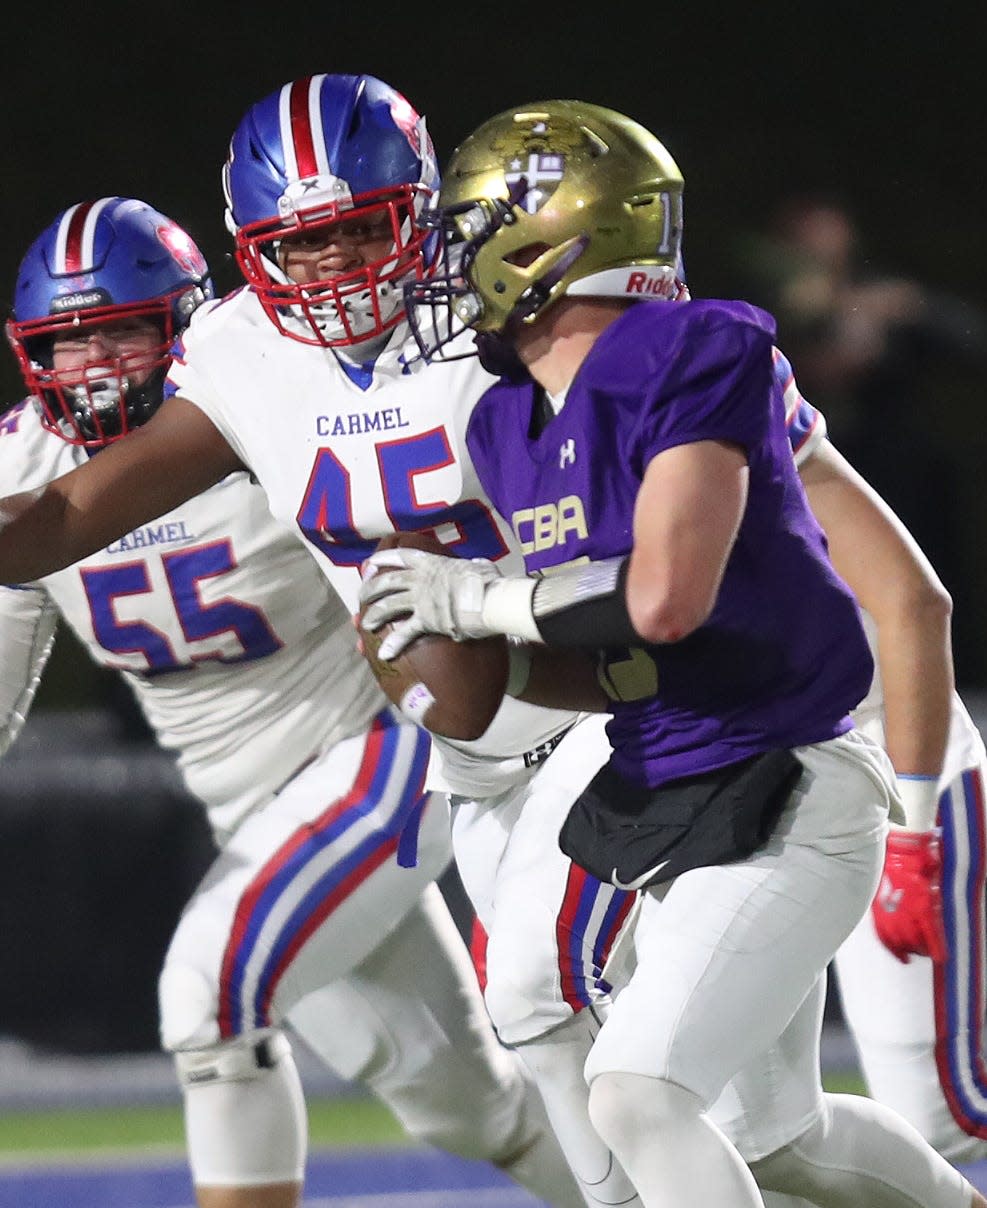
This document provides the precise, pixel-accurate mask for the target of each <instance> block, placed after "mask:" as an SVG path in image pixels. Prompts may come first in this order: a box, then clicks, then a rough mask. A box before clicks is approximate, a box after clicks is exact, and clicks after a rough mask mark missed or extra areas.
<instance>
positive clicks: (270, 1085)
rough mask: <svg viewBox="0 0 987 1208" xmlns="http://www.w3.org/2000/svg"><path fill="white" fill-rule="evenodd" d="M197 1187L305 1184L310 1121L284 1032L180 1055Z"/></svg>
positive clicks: (178, 1061)
mask: <svg viewBox="0 0 987 1208" xmlns="http://www.w3.org/2000/svg"><path fill="white" fill-rule="evenodd" d="M175 1063H176V1066H177V1068H178V1074H179V1078H180V1080H181V1083H182V1093H183V1096H184V1099H185V1132H186V1138H187V1142H188V1158H189V1166H190V1167H191V1170H192V1179H193V1181H194V1183H195V1184H196V1186H198V1187H202V1186H206V1187H214V1186H215V1187H253V1186H257V1185H258V1184H268V1183H271V1184H300V1183H301V1180H302V1177H303V1174H304V1168H305V1154H306V1147H307V1121H306V1116H305V1100H304V1096H303V1094H302V1087H301V1082H300V1080H299V1077H298V1071H297V1069H296V1068H295V1063H294V1060H293V1059H292V1056H291V1046H290V1044H289V1043H288V1040H287V1038H286V1037H284V1036H283V1035H281V1034H280V1033H279V1032H268V1033H254V1034H252V1035H250V1036H238V1037H236V1038H235V1039H234V1040H228V1041H223V1042H222V1043H221V1044H217V1045H212V1046H210V1047H209V1048H205V1049H187V1050H183V1051H182V1052H179V1053H176V1054H175Z"/></svg>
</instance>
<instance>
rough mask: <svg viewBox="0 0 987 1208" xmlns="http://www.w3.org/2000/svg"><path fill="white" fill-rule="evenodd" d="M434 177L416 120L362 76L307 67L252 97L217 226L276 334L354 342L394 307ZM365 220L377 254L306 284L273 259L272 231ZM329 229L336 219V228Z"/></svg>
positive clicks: (413, 264) (230, 161)
mask: <svg viewBox="0 0 987 1208" xmlns="http://www.w3.org/2000/svg"><path fill="white" fill-rule="evenodd" d="M438 186H439V175H438V169H437V166H436V162H435V154H434V151H433V149H432V142H431V139H430V138H429V136H428V132H427V130H426V128H425V119H424V118H423V117H421V116H420V115H419V114H418V113H417V112H416V111H415V109H414V108H413V107H412V106H411V104H410V103H409V102H408V101H407V100H406V99H405V98H404V97H403V96H402V95H401V94H400V93H399V92H397V91H396V90H395V89H393V88H391V87H390V85H388V84H385V83H384V82H383V81H382V80H378V79H376V78H375V77H373V76H369V75H329V74H322V75H312V76H305V77H303V78H301V79H297V80H294V81H292V82H290V83H287V84H285V85H283V86H282V87H281V88H279V89H277V90H276V91H275V92H272V93H271V94H270V95H268V96H266V97H264V98H263V99H262V100H260V101H257V102H256V103H255V104H254V105H252V106H251V107H250V108H249V109H248V110H247V112H246V114H245V115H244V117H243V118H242V119H241V121H240V123H239V125H238V126H237V128H236V131H235V132H234V134H233V138H232V140H231V142H230V150H229V155H228V157H227V161H226V164H225V166H224V168H223V191H224V194H225V198H226V225H227V227H228V229H229V231H230V233H231V234H232V235H233V237H234V240H235V244H236V257H237V262H238V263H239V265H240V268H241V270H242V272H243V274H244V276H245V277H246V279H247V281H248V282H249V284H250V286H251V287H252V288H253V290H254V292H255V293H256V295H257V297H258V298H259V300H260V302H261V305H262V306H263V308H264V310H265V312H266V313H267V315H268V317H269V318H270V319H271V321H272V322H273V323H274V324H275V326H276V327H277V328H278V330H279V331H281V332H282V334H284V335H286V336H289V337H290V338H292V339H295V340H300V341H301V342H302V343H306V344H315V345H319V346H321V347H325V348H329V347H340V346H344V345H350V344H355V343H358V342H360V341H363V340H367V339H370V338H372V337H374V336H377V335H380V334H381V333H383V332H386V331H389V330H391V329H392V328H393V327H395V326H396V325H397V324H398V323H399V322H400V321H401V320H402V318H403V317H404V301H403V297H402V284H403V282H404V281H406V280H407V279H409V278H415V277H421V276H423V275H424V274H425V273H426V272H427V271H428V269H429V267H430V264H429V250H430V248H431V246H432V244H431V242H430V241H429V239H428V236H427V234H426V233H425V232H424V231H422V230H420V229H419V227H418V224H417V221H416V219H417V216H418V214H419V213H420V212H421V210H422V208H423V207H424V206H425V204H426V202H427V201H428V199H429V198H430V197H431V196H432V195H433V194H434V193H435V191H436V190H437V189H438ZM340 223H346V225H347V228H348V229H349V230H350V231H351V232H353V233H354V237H359V232H360V231H361V230H363V229H367V230H369V229H371V228H370V225H367V226H366V228H364V227H363V226H361V224H363V223H365V224H373V229H374V230H376V231H378V232H380V231H383V232H384V234H385V235H386V237H387V238H386V244H387V245H389V246H387V250H386V253H385V254H384V255H382V256H380V257H379V258H377V259H374V260H372V261H371V262H370V263H361V264H360V265H359V266H358V267H353V268H351V269H347V270H344V271H341V272H336V273H333V274H332V275H331V276H326V277H325V278H321V279H319V280H315V281H308V282H306V283H305V284H304V285H298V284H296V283H294V282H293V281H292V280H290V278H289V277H288V276H287V275H286V273H285V272H284V269H283V257H282V255H281V248H282V241H283V240H285V239H286V238H288V237H294V238H295V239H298V238H312V239H318V238H319V237H320V236H319V235H318V232H323V235H324V233H325V231H326V228H328V227H330V226H332V225H333V224H340ZM337 229H339V228H338V227H337Z"/></svg>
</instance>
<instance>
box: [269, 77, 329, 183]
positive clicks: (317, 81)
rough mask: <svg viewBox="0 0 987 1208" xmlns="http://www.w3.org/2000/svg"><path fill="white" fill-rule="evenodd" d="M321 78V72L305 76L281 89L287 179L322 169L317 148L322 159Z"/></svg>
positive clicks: (316, 172) (297, 177) (281, 116)
mask: <svg viewBox="0 0 987 1208" xmlns="http://www.w3.org/2000/svg"><path fill="white" fill-rule="evenodd" d="M324 79H325V76H324V75H316V76H308V77H306V78H305V79H301V80H295V81H294V83H292V84H286V85H285V86H284V88H282V90H281V99H280V118H281V143H282V146H283V147H284V152H285V176H286V177H287V178H288V180H289V181H291V180H303V179H304V178H305V177H307V176H315V175H317V174H318V173H319V171H320V170H321V171H324V170H325V169H324V168H322V167H321V165H320V163H319V158H320V157H319V150H320V149H323V155H322V158H323V159H324V158H325V152H324V146H325V140H324V138H323V134H322V109H321V105H320V98H321V89H322V81H323V80H324Z"/></svg>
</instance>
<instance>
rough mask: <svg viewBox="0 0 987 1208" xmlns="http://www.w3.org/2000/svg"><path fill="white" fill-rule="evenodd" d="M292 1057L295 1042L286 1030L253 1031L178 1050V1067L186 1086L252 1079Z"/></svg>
mask: <svg viewBox="0 0 987 1208" xmlns="http://www.w3.org/2000/svg"><path fill="white" fill-rule="evenodd" d="M290 1056H291V1044H290V1043H289V1041H288V1038H287V1036H285V1035H284V1034H283V1033H282V1032H275V1031H273V1030H272V1031H269V1032H253V1033H250V1034H248V1035H246V1036H236V1037H233V1038H232V1039H231V1040H224V1041H221V1042H220V1043H219V1044H214V1045H209V1046H208V1047H207V1048H201V1049H182V1050H180V1051H179V1052H177V1053H175V1068H176V1069H177V1071H178V1079H179V1081H180V1082H181V1084H182V1087H183V1088H184V1087H189V1086H202V1085H203V1084H205V1083H215V1082H249V1081H251V1080H252V1079H255V1078H260V1077H262V1076H263V1074H264V1072H265V1071H266V1070H272V1069H274V1067H275V1066H276V1065H278V1063H279V1062H281V1061H282V1060H283V1059H284V1058H285V1057H290Z"/></svg>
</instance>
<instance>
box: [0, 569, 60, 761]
mask: <svg viewBox="0 0 987 1208" xmlns="http://www.w3.org/2000/svg"><path fill="white" fill-rule="evenodd" d="M57 623H58V610H57V609H56V608H55V606H54V605H53V604H52V602H51V601H50V599H49V598H48V596H47V594H46V593H45V592H44V591H42V590H41V589H40V588H36V587H24V588H14V587H0V757H2V756H3V755H6V753H7V751H8V750H9V749H10V747H11V744H12V743H13V742H14V740H15V739H16V738H17V736H18V734H20V732H21V730H22V729H23V726H24V722H25V721H26V719H27V715H28V712H29V710H30V708H31V702H32V701H33V700H34V694H35V692H36V691H37V689H38V684H39V683H40V681H41V673H42V671H43V670H44V667H45V663H47V662H48V656H49V654H51V648H52V645H53V644H54V641H55V626H56V625H57Z"/></svg>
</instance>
